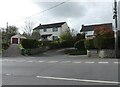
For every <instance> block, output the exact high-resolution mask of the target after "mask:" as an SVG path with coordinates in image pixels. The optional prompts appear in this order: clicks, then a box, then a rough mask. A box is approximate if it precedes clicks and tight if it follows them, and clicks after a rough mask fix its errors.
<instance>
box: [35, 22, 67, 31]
mask: <svg viewBox="0 0 120 87" xmlns="http://www.w3.org/2000/svg"><path fill="white" fill-rule="evenodd" d="M64 23H66V22H60V23H52V24H45V25H39V26H37V27H35V28H34V29H33V30H36V29H46V28H54V27H61V26H62V25H63V24H64Z"/></svg>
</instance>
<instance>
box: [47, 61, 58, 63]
mask: <svg viewBox="0 0 120 87" xmlns="http://www.w3.org/2000/svg"><path fill="white" fill-rule="evenodd" d="M57 62H58V61H48V62H47V63H57Z"/></svg>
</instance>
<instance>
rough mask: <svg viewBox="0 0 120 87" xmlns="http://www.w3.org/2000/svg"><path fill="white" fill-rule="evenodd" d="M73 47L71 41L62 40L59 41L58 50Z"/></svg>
mask: <svg viewBox="0 0 120 87" xmlns="http://www.w3.org/2000/svg"><path fill="white" fill-rule="evenodd" d="M67 47H74V43H73V41H72V40H62V41H60V48H67Z"/></svg>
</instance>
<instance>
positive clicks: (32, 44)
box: [21, 39, 39, 49]
mask: <svg viewBox="0 0 120 87" xmlns="http://www.w3.org/2000/svg"><path fill="white" fill-rule="evenodd" d="M21 44H22V46H23V48H25V49H33V48H37V47H38V46H39V42H38V41H37V40H33V39H23V40H22V41H21Z"/></svg>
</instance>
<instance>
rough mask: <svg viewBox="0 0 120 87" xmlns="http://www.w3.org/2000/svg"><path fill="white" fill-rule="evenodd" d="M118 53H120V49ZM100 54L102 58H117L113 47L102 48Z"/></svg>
mask: <svg viewBox="0 0 120 87" xmlns="http://www.w3.org/2000/svg"><path fill="white" fill-rule="evenodd" d="M118 53H120V50H119V52H118ZM98 55H99V57H100V58H115V50H111V49H104V50H100V51H99V54H98ZM118 56H119V57H120V54H118Z"/></svg>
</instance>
